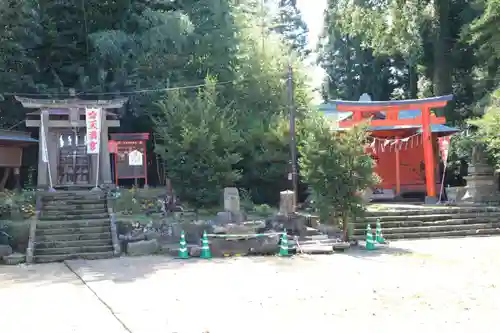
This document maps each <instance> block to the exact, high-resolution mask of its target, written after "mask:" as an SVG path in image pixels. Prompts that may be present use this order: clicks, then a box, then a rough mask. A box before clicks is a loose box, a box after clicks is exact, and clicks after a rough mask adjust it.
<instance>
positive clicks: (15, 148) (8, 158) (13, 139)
mask: <svg viewBox="0 0 500 333" xmlns="http://www.w3.org/2000/svg"><path fill="white" fill-rule="evenodd" d="M36 143H38V140H37V139H33V138H32V137H31V136H30V134H29V133H26V132H20V131H11V130H0V169H3V176H2V178H1V180H0V191H2V190H4V188H5V187H6V184H7V182H8V180H9V178H10V176H11V174H12V175H13V177H14V186H13V187H15V188H16V189H20V188H21V178H20V177H21V170H20V169H21V165H22V160H23V149H24V148H26V147H28V146H30V145H33V144H36ZM11 171H12V172H11Z"/></svg>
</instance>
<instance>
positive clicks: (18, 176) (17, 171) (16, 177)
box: [14, 168, 21, 192]
mask: <svg viewBox="0 0 500 333" xmlns="http://www.w3.org/2000/svg"><path fill="white" fill-rule="evenodd" d="M14 181H15V185H14V187H15V189H16V191H18V192H21V169H20V168H14Z"/></svg>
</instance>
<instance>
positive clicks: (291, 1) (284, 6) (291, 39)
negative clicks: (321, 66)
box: [272, 0, 310, 58]
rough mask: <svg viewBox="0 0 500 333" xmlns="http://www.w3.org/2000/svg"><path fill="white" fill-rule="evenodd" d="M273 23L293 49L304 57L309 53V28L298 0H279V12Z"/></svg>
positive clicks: (274, 27)
mask: <svg viewBox="0 0 500 333" xmlns="http://www.w3.org/2000/svg"><path fill="white" fill-rule="evenodd" d="M272 24H273V27H272V29H273V31H275V32H277V33H279V34H280V35H282V36H283V38H284V41H285V42H286V43H287V44H288V45H290V47H291V48H292V50H294V51H296V52H297V53H298V54H299V55H300V56H301V57H303V58H304V57H306V56H307V55H309V53H310V50H309V49H308V47H307V34H308V31H309V30H308V28H307V24H306V23H305V22H304V20H303V19H302V14H301V12H300V10H299V8H298V7H297V0H279V2H278V13H277V15H276V17H275V18H274V20H273V23H272Z"/></svg>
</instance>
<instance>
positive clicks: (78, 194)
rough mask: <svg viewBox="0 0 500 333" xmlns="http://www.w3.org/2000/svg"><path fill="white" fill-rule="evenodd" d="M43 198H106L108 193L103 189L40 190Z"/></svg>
mask: <svg viewBox="0 0 500 333" xmlns="http://www.w3.org/2000/svg"><path fill="white" fill-rule="evenodd" d="M39 195H40V196H41V198H42V199H49V200H50V199H61V198H91V199H94V198H105V197H106V193H105V192H103V191H96V192H94V191H88V190H84V191H55V192H40V193H39Z"/></svg>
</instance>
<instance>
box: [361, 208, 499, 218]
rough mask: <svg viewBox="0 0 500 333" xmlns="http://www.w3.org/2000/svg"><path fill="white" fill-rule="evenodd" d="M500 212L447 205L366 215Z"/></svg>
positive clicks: (367, 214) (367, 215)
mask: <svg viewBox="0 0 500 333" xmlns="http://www.w3.org/2000/svg"><path fill="white" fill-rule="evenodd" d="M487 212H500V207H482V206H480V207H447V208H435V209H432V208H428V209H408V210H395V211H368V212H365V216H366V217H385V216H413V215H436V214H461V213H487Z"/></svg>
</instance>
